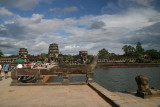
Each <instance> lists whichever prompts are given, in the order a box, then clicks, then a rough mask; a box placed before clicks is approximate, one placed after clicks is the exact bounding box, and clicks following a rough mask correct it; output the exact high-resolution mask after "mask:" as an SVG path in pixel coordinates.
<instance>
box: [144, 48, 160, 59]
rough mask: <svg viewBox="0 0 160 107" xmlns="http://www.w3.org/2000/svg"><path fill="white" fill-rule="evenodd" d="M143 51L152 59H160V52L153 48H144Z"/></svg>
mask: <svg viewBox="0 0 160 107" xmlns="http://www.w3.org/2000/svg"><path fill="white" fill-rule="evenodd" d="M145 53H146V54H147V55H149V56H150V57H151V58H152V59H160V52H158V51H157V50H155V49H150V50H146V52H145Z"/></svg>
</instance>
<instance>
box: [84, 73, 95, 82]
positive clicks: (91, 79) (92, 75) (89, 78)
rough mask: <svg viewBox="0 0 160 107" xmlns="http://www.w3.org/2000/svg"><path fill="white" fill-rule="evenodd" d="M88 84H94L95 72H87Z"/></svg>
mask: <svg viewBox="0 0 160 107" xmlns="http://www.w3.org/2000/svg"><path fill="white" fill-rule="evenodd" d="M86 76H87V82H94V80H93V77H94V72H87V74H86Z"/></svg>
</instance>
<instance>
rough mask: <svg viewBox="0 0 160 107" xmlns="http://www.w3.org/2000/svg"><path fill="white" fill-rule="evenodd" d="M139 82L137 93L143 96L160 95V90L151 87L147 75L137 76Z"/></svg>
mask: <svg viewBox="0 0 160 107" xmlns="http://www.w3.org/2000/svg"><path fill="white" fill-rule="evenodd" d="M135 80H136V82H137V86H138V90H137V95H138V96H140V97H143V98H147V97H152V96H160V90H158V89H155V88H149V79H148V77H147V76H144V75H139V76H137V77H135Z"/></svg>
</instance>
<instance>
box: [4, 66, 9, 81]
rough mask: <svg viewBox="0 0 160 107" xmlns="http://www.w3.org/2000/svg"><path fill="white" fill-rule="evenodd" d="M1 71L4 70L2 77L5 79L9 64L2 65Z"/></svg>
mask: <svg viewBox="0 0 160 107" xmlns="http://www.w3.org/2000/svg"><path fill="white" fill-rule="evenodd" d="M3 71H4V77H5V79H7V78H8V71H9V65H8V64H4V65H3Z"/></svg>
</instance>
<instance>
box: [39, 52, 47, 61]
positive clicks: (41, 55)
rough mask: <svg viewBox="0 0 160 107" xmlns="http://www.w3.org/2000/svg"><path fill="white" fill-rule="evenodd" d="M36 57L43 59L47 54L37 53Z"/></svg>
mask: <svg viewBox="0 0 160 107" xmlns="http://www.w3.org/2000/svg"><path fill="white" fill-rule="evenodd" d="M38 58H39V59H41V60H45V59H46V58H47V54H45V53H41V54H40V55H38Z"/></svg>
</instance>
